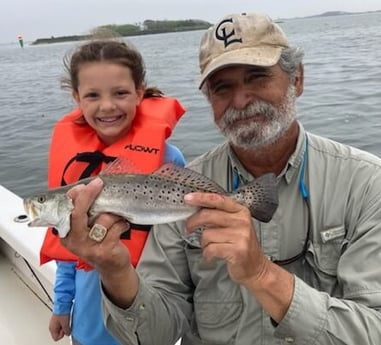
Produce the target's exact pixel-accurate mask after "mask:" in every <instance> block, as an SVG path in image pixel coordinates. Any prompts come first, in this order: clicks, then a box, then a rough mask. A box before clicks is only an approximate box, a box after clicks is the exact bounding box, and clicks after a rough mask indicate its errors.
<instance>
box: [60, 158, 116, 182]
mask: <svg viewBox="0 0 381 345" xmlns="http://www.w3.org/2000/svg"><path fill="white" fill-rule="evenodd" d="M115 159H116V157H113V156H106V155H105V154H104V153H103V152H101V151H93V152H80V153H77V154H76V155H75V156H74V157H72V158H71V159H70V160H69V161H68V162H67V164H66V166H65V169H64V171H63V173H62V178H61V186H66V185H67V183H66V181H65V179H64V176H65V173H66V170H67V169H68V168H69V166H70V165H71V164H72V163H73V162H75V161H76V162H87V163H89V164H88V165H87V167H86V168H85V169H84V170H83V172H82V174H81V175H80V177H79V180H82V179H83V178H86V177H89V176H91V174H92V173H93V172H94V171H95V170H96V169H97V168H98V167H99V166H100V165H101V164H102V163H106V164H107V163H110V162H113V161H114V160H115Z"/></svg>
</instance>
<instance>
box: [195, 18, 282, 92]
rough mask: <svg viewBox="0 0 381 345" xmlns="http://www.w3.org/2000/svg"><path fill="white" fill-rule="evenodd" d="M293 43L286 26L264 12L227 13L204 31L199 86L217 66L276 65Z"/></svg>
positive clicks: (200, 56)
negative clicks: (290, 41)
mask: <svg viewBox="0 0 381 345" xmlns="http://www.w3.org/2000/svg"><path fill="white" fill-rule="evenodd" d="M285 47H289V43H288V40H287V37H286V35H285V33H284V32H283V31H282V29H281V28H280V27H279V25H277V24H276V23H274V22H273V21H272V20H271V18H270V17H269V16H267V15H265V14H261V13H247V14H246V13H242V14H231V15H229V16H226V17H225V18H223V19H222V20H220V21H219V22H218V23H216V24H215V25H214V26H213V27H211V28H209V29H208V30H207V31H206V33H205V34H204V35H203V37H202V39H201V44H200V55H199V60H200V72H201V79H200V83H199V88H201V87H202V85H203V83H204V82H205V80H206V79H207V78H208V77H209V76H210V75H211V74H212V73H214V72H216V71H217V70H219V69H221V68H223V67H227V66H232V65H256V66H273V65H275V64H276V63H277V62H278V60H279V58H280V55H281V52H282V49H283V48H285Z"/></svg>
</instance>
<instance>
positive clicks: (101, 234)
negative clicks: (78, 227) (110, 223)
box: [89, 223, 107, 242]
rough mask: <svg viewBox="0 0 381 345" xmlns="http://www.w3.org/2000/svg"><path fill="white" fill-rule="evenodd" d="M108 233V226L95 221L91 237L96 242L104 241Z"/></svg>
mask: <svg viewBox="0 0 381 345" xmlns="http://www.w3.org/2000/svg"><path fill="white" fill-rule="evenodd" d="M106 235H107V228H106V227H105V226H103V225H102V224H97V223H95V224H94V225H93V226H92V228H91V229H90V231H89V237H90V238H91V239H92V240H93V241H95V242H102V241H103V240H104V238H105V237H106Z"/></svg>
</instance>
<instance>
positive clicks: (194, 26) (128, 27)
mask: <svg viewBox="0 0 381 345" xmlns="http://www.w3.org/2000/svg"><path fill="white" fill-rule="evenodd" d="M211 25H212V24H211V23H209V22H206V21H203V20H199V19H187V20H178V21H174V20H163V21H154V20H145V21H144V22H143V23H142V24H124V25H104V26H99V27H97V28H95V29H94V30H93V32H92V33H90V34H88V35H71V36H58V37H54V36H52V37H50V38H38V39H36V40H35V41H33V42H32V43H31V44H32V45H38V44H50V43H61V42H73V41H83V40H88V39H91V38H92V37H107V35H105V33H106V34H107V33H108V37H113V36H117V37H118V36H119V37H129V36H142V35H153V34H163V33H170V32H183V31H195V30H205V29H207V28H209V27H210V26H211Z"/></svg>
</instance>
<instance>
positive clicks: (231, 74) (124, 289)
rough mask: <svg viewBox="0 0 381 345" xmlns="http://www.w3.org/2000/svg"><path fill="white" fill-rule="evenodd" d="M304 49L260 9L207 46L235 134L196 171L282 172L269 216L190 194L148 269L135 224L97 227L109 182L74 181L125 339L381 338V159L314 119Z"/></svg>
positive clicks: (222, 177) (223, 112)
mask: <svg viewBox="0 0 381 345" xmlns="http://www.w3.org/2000/svg"><path fill="white" fill-rule="evenodd" d="M302 57H303V53H302V51H301V50H300V49H298V48H293V47H291V46H290V44H289V42H288V40H287V38H286V36H285V34H284V33H283V31H282V30H281V29H280V28H279V27H278V26H277V25H276V24H274V23H273V22H272V21H271V20H270V18H269V17H267V16H265V15H262V14H258V13H251V14H236V15H230V16H227V17H225V18H224V19H222V20H221V21H220V22H218V23H217V24H216V25H215V26H214V27H212V28H211V29H209V30H208V31H207V32H206V33H205V35H204V37H203V38H202V42H201V47H200V69H201V80H200V88H201V89H202V91H203V92H204V93H205V95H206V96H207V98H208V100H209V102H210V104H211V107H212V110H213V114H214V120H215V122H216V124H217V125H218V127H219V128H220V129H221V131H222V133H223V134H224V135H225V136H226V138H227V142H226V143H224V144H222V145H221V146H219V147H217V148H216V149H214V150H212V151H211V152H208V153H206V154H204V155H203V156H201V157H200V158H198V159H196V160H195V161H194V162H192V163H191V164H190V168H191V169H194V170H196V171H199V172H201V173H203V174H204V175H207V176H209V177H211V178H212V179H213V180H215V181H216V182H218V183H219V184H220V185H221V186H222V187H224V188H225V189H226V190H230V191H232V190H234V189H235V188H237V187H238V186H239V185H242V184H245V183H247V182H249V181H252V180H253V179H255V178H257V177H258V176H261V175H262V174H265V173H268V172H272V173H275V174H276V175H277V176H278V188H279V207H278V209H277V211H276V213H275V214H274V216H273V218H272V220H271V221H270V222H269V223H261V222H259V221H257V220H255V219H252V218H251V216H250V213H249V211H248V209H247V208H246V207H244V206H242V205H240V204H238V203H236V202H234V201H232V200H231V199H229V198H227V197H224V196H222V195H217V194H211V193H210V194H207V193H192V194H188V195H187V196H186V197H185V201H186V202H187V203H188V204H191V205H196V206H199V207H201V209H200V211H198V212H196V213H195V214H194V215H193V216H191V217H190V218H189V219H187V220H186V222H177V223H173V224H167V225H161V226H156V227H154V228H153V230H152V231H151V233H150V236H149V238H148V241H147V244H146V247H145V250H144V253H143V256H142V259H141V262H140V264H139V266H138V269H137V271H135V270H134V269H133V268H132V266H131V264H130V259H129V255H128V253H127V252H126V250H125V247H123V246H122V245H120V244H119V241H118V238H119V235H120V233H121V232H122V231H124V230H125V223H124V222H123V221H121V220H120V219H118V218H117V217H114V216H112V215H101V216H100V217H99V218H98V219H97V221H96V222H97V223H98V224H101V225H103V226H104V227H106V228H107V229H108V232H107V235H106V237H105V238H104V239H103V241H102V242H101V243H97V242H95V241H93V240H91V239H90V238H89V236H88V231H89V230H88V225H87V217H86V212H87V210H88V208H89V206H90V205H91V202H92V201H93V200H94V198H95V196H96V195H97V193H98V192H99V190H100V188H101V186H102V182H101V181H100V180H95V181H94V182H93V183H92V184H90V185H88V186H86V187H85V186H79V187H76V188H75V189H73V190H72V191H71V192H70V196H71V197H72V198H73V199H74V203H75V209H74V211H73V213H72V230H71V232H70V233H69V236H68V237H67V238H66V239H64V240H63V241H64V244H65V245H66V246H67V247H68V248H69V249H71V250H72V251H73V252H75V253H76V254H78V255H79V256H82V257H83V258H84V259H85V260H87V261H90V263H92V264H93V265H94V266H95V267H96V268H97V269H98V270H99V272H100V274H101V279H102V284H103V292H104V296H103V297H104V317H105V323H106V326H107V327H108V328H109V330H110V331H111V332H112V333H113V334H114V335H115V336H116V337H118V338H119V339H120V340H121V341H122V342H123V344H141V345H149V344H150V345H151V344H155V345H161V344H163V345H168V344H173V343H174V342H175V341H176V340H177V339H178V338H179V337H182V343H183V344H186V345H190V344H192V345H195V344H239V345H241V344H242V345H246V344H286V343H295V344H337V345H339V344H340V345H342V344H348V345H349V344H351V345H358V344H379V342H380V339H381V314H380V312H379V311H380V307H381V269H380V268H379V262H381V161H380V160H379V159H378V158H377V157H375V156H373V155H371V154H368V153H365V152H363V151H360V150H357V149H355V148H351V147H349V146H345V145H342V144H339V143H336V142H333V141H330V140H328V139H325V138H321V137H318V136H315V135H313V134H310V133H308V132H306V131H305V130H304V129H303V126H302V125H301V124H300V123H299V122H298V121H297V119H296V109H295V100H296V98H297V97H298V96H300V95H301V94H302V92H303V66H302ZM200 228H202V229H203V231H199V230H197V229H200Z"/></svg>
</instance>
